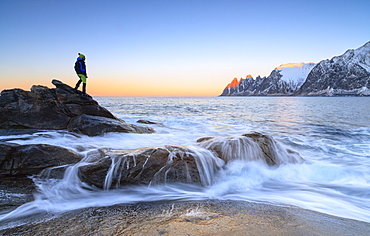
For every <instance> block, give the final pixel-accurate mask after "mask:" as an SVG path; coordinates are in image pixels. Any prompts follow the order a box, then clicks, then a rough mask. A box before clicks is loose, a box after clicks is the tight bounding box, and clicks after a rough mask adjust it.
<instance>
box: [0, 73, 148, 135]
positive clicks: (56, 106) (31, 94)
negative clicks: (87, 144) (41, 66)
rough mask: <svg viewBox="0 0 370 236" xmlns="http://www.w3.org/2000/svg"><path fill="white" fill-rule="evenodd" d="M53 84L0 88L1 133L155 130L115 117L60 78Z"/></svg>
mask: <svg viewBox="0 0 370 236" xmlns="http://www.w3.org/2000/svg"><path fill="white" fill-rule="evenodd" d="M52 84H54V85H55V87H56V88H52V89H50V88H48V87H46V86H42V85H34V86H32V87H31V90H30V91H25V90H22V89H10V90H3V91H2V92H1V96H0V133H1V132H7V131H6V130H9V129H18V130H24V132H30V131H32V130H36V131H37V130H68V131H71V132H75V133H80V134H85V135H89V136H97V135H102V134H104V133H107V132H125V133H153V132H154V129H152V128H150V127H143V126H137V125H133V124H128V123H126V122H125V121H123V120H121V119H118V118H117V117H115V116H114V115H113V114H112V113H111V112H109V111H108V110H107V109H105V108H104V107H101V106H100V105H99V104H98V102H96V101H95V100H94V99H93V98H92V97H90V96H89V95H84V94H82V93H81V92H80V91H78V90H75V89H73V88H72V87H70V86H68V85H66V84H64V83H62V82H61V81H58V80H53V81H52ZM1 129H3V130H5V131H3V130H1Z"/></svg>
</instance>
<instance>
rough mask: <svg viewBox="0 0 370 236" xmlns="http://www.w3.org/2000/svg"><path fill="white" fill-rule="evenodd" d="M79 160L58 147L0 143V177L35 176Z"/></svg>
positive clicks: (79, 158)
mask: <svg viewBox="0 0 370 236" xmlns="http://www.w3.org/2000/svg"><path fill="white" fill-rule="evenodd" d="M81 159H82V156H81V155H80V154H78V153H75V152H73V151H71V150H69V149H66V148H62V147H58V146H52V145H47V144H30V145H19V144H14V143H7V142H1V143H0V174H1V175H37V174H39V173H40V172H41V171H42V170H44V169H46V168H49V167H53V166H61V165H67V164H74V163H77V162H79V161H80V160H81Z"/></svg>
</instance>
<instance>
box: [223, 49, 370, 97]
mask: <svg viewBox="0 0 370 236" xmlns="http://www.w3.org/2000/svg"><path fill="white" fill-rule="evenodd" d="M369 81H370V42H368V43H366V44H365V45H364V46H362V47H360V48H358V49H351V50H348V51H346V52H345V53H344V54H343V55H341V56H336V57H333V58H332V59H331V60H323V61H321V62H319V63H318V64H314V63H289V64H283V65H280V66H279V67H277V68H275V69H274V70H273V71H272V72H271V74H270V75H269V76H267V77H262V78H261V77H260V76H258V77H257V78H255V79H254V78H253V77H252V76H250V75H249V76H247V78H245V79H240V80H239V81H238V80H237V79H236V78H234V80H233V81H232V83H230V84H228V85H227V86H226V88H225V89H224V90H223V92H222V94H221V96H292V95H296V96H348V95H350V96H370V90H369V87H370V85H369Z"/></svg>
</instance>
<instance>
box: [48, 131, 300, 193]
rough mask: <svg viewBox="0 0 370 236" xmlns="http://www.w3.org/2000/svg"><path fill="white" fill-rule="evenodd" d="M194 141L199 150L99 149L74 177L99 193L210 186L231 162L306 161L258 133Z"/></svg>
mask: <svg viewBox="0 0 370 236" xmlns="http://www.w3.org/2000/svg"><path fill="white" fill-rule="evenodd" d="M198 143H199V146H200V148H199V147H185V146H178V145H166V146H163V147H147V148H138V149H134V150H120V149H99V150H98V151H96V152H92V153H90V154H89V155H88V157H87V158H86V159H85V160H84V161H83V162H81V163H79V164H78V177H79V178H80V180H81V181H83V182H84V183H87V184H88V185H91V186H95V187H98V188H102V189H111V188H120V187H122V186H126V185H147V186H149V185H156V184H168V183H190V184H200V185H203V186H207V185H211V184H213V183H214V180H215V177H216V176H217V173H218V171H219V170H220V169H221V168H222V167H224V166H225V164H227V163H228V162H230V161H235V160H240V161H246V162H250V161H259V162H262V163H264V164H267V165H270V166H279V165H283V164H289V163H292V164H300V163H302V162H303V161H304V160H303V158H302V157H301V156H300V155H299V154H298V153H296V152H294V151H292V150H289V149H286V148H284V147H283V146H282V145H281V144H279V143H278V142H277V141H276V140H275V139H273V138H272V137H271V136H268V135H263V134H260V133H250V134H244V135H242V136H238V137H218V138H217V137H205V138H201V139H199V140H198ZM53 171H59V170H58V169H54V170H53ZM76 175H77V174H76Z"/></svg>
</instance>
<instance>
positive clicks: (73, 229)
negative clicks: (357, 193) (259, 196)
mask: <svg viewBox="0 0 370 236" xmlns="http://www.w3.org/2000/svg"><path fill="white" fill-rule="evenodd" d="M24 220H25V221H27V219H24ZM28 221H29V223H27V224H24V225H22V226H18V227H14V228H9V229H4V230H1V231H0V234H1V235H356V236H359V235H369V233H370V223H366V222H360V221H356V220H350V219H343V218H339V217H335V216H330V215H326V214H322V213H318V212H313V211H309V210H304V209H300V208H297V207H291V206H276V205H271V204H265V203H250V202H241V201H205V202H197V203H196V202H172V203H168V202H166V203H164V202H156V203H140V204H135V205H115V206H109V207H98V208H96V207H95V208H87V209H80V210H75V211H71V212H66V213H62V214H58V215H52V214H47V215H39V216H37V217H33V218H32V220H31V219H28Z"/></svg>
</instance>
